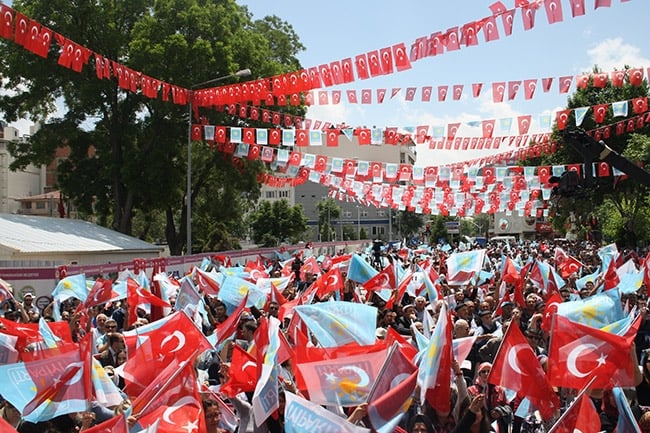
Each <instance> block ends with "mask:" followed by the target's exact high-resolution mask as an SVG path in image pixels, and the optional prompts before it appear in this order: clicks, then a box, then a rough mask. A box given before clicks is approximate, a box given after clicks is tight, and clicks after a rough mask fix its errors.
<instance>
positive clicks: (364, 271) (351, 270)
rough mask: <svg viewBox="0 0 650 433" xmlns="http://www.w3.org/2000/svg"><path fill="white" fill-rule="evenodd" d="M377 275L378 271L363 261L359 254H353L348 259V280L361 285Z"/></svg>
mask: <svg viewBox="0 0 650 433" xmlns="http://www.w3.org/2000/svg"><path fill="white" fill-rule="evenodd" d="M378 273H379V271H378V270H377V269H375V268H373V267H372V266H371V265H370V263H368V262H367V261H365V260H364V259H363V257H361V256H360V255H359V254H353V255H352V257H351V258H350V265H349V267H348V278H349V279H351V280H352V281H355V282H357V283H360V284H363V283H365V282H366V281H368V280H369V279H371V278H372V277H374V276H375V275H377V274H378Z"/></svg>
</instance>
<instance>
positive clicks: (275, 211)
mask: <svg viewBox="0 0 650 433" xmlns="http://www.w3.org/2000/svg"><path fill="white" fill-rule="evenodd" d="M250 222H251V228H252V231H253V240H254V241H255V243H256V244H259V245H263V246H269V247H272V246H277V245H279V244H280V243H281V242H291V243H297V242H298V241H299V240H301V237H302V235H303V234H304V233H305V231H306V230H307V217H306V216H305V214H304V212H303V209H302V206H301V205H295V206H289V202H288V201H287V200H278V201H273V202H270V201H262V202H260V204H259V206H258V208H257V210H256V211H254V212H253V213H252V214H251V216H250Z"/></svg>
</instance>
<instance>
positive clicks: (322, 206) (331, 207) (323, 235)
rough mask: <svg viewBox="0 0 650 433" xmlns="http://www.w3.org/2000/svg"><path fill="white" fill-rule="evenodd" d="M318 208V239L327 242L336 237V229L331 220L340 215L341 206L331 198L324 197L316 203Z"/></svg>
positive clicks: (336, 218)
mask: <svg viewBox="0 0 650 433" xmlns="http://www.w3.org/2000/svg"><path fill="white" fill-rule="evenodd" d="M316 209H318V227H320V229H319V230H320V231H319V235H320V240H321V241H323V242H329V241H333V240H335V239H336V230H335V229H334V228H333V226H332V220H338V219H339V218H340V217H341V211H342V210H341V206H339V205H337V204H336V201H335V200H334V199H333V198H329V197H328V198H326V199H325V200H321V201H319V202H318V203H316Z"/></svg>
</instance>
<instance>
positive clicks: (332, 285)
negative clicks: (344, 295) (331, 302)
mask: <svg viewBox="0 0 650 433" xmlns="http://www.w3.org/2000/svg"><path fill="white" fill-rule="evenodd" d="M343 282H344V278H343V275H341V270H340V269H339V268H338V267H334V268H332V269H330V270H329V271H327V272H326V273H325V274H323V275H321V276H320V277H318V279H317V280H316V283H315V284H316V287H318V289H317V291H316V296H318V297H319V298H321V297H323V296H325V295H327V294H328V293H330V292H335V291H342V290H343V287H344V285H343Z"/></svg>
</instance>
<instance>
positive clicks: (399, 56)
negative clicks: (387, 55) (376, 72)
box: [393, 42, 411, 72]
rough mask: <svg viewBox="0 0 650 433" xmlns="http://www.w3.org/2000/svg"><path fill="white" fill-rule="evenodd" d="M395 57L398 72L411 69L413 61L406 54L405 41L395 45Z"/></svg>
mask: <svg viewBox="0 0 650 433" xmlns="http://www.w3.org/2000/svg"><path fill="white" fill-rule="evenodd" d="M393 59H394V61H395V69H397V71H398V72H401V71H405V70H407V69H411V62H410V61H409V57H408V55H407V54H406V45H404V42H402V43H399V44H396V45H393Z"/></svg>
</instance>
